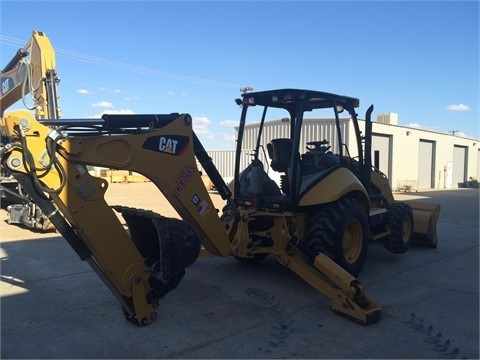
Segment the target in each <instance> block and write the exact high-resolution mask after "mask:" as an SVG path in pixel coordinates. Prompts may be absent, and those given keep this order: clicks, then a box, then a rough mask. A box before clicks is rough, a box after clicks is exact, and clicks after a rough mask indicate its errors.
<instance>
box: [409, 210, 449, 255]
mask: <svg viewBox="0 0 480 360" xmlns="http://www.w3.org/2000/svg"><path fill="white" fill-rule="evenodd" d="M404 202H405V203H406V204H408V205H410V207H411V208H412V211H413V241H414V242H416V243H420V244H425V245H428V246H431V247H434V248H436V247H437V221H438V217H439V215H440V204H434V203H424V202H416V201H404Z"/></svg>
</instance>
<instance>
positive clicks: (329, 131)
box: [207, 119, 480, 191]
mask: <svg viewBox="0 0 480 360" xmlns="http://www.w3.org/2000/svg"><path fill="white" fill-rule="evenodd" d="M304 125H305V127H304V131H303V133H304V136H303V138H302V140H301V143H300V149H301V150H302V149H305V147H306V138H307V137H308V138H309V139H310V140H311V139H313V138H315V139H316V140H323V139H325V138H327V140H329V141H330V145H331V146H332V150H333V151H337V150H338V146H339V144H336V140H335V139H336V130H335V123H334V121H333V120H332V119H305V123H304ZM341 126H342V128H343V131H344V141H345V144H346V146H347V148H348V150H349V152H350V155H351V156H352V157H355V156H357V155H358V153H357V148H356V143H355V136H354V134H355V132H354V128H353V123H352V122H351V121H350V120H349V119H341ZM359 126H360V129H361V131H362V132H363V133H364V129H365V122H364V121H362V120H360V121H359ZM257 131H258V125H257V124H256V125H249V126H247V127H246V128H245V143H244V145H245V146H244V149H245V150H244V152H243V153H242V156H241V159H242V162H241V169H242V168H245V167H246V166H247V165H248V164H249V162H250V160H251V156H250V155H249V154H250V153H251V150H252V149H254V148H255V144H256V135H257ZM372 131H373V140H372V164H375V163H374V161H375V156H377V158H378V159H379V168H380V170H381V171H382V172H384V173H385V174H386V175H387V176H388V178H389V181H390V185H391V187H392V189H393V190H397V191H402V190H403V191H406V190H409V191H416V190H425V189H453V188H458V187H462V186H464V185H463V183H464V182H467V181H468V180H469V178H470V177H473V178H477V179H478V176H479V171H480V170H479V169H478V167H479V164H480V158H479V156H480V151H479V145H480V140H478V139H470V138H462V137H458V136H453V135H450V134H442V133H437V132H433V131H426V130H421V129H417V128H409V127H404V126H397V125H391V124H383V123H378V122H373V123H372ZM288 134H289V123H288V122H282V121H281V120H278V121H272V122H268V123H266V124H265V129H264V134H263V135H264V136H265V139H268V140H271V139H274V138H282V137H288ZM262 145H263V147H264V149H266V143H265V144H262ZM265 151H266V150H265ZM207 152H208V154H209V155H210V157H212V160H213V163H214V164H215V165H216V166H217V168H218V169H219V170H220V174H222V176H223V177H224V178H226V179H228V180H230V179H231V178H232V177H233V171H234V159H235V151H234V150H218V151H207ZM462 154H465V156H463V155H462ZM260 155H261V156H260V159H261V160H262V161H263V163H264V164H268V163H269V159H268V157H266V155H265V154H263V153H262V154H260ZM266 170H268V169H266ZM428 173H429V178H427V176H428ZM269 175H270V176H271V177H272V178H274V179H275V180H276V178H275V177H276V176H277V175H278V174H276V173H275V172H273V171H270V172H269Z"/></svg>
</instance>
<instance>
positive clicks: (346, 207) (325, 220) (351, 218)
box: [307, 198, 370, 277]
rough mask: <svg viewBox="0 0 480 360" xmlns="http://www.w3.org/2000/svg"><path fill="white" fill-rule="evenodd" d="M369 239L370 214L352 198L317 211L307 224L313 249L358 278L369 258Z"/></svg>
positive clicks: (311, 248)
mask: <svg viewBox="0 0 480 360" xmlns="http://www.w3.org/2000/svg"><path fill="white" fill-rule="evenodd" d="M369 238H370V235H369V226H368V217H367V213H366V211H365V209H364V207H363V206H362V205H361V204H360V203H359V202H358V201H357V200H356V199H353V198H343V199H340V200H339V201H337V202H335V203H332V204H329V205H326V206H322V207H319V208H317V210H316V211H315V212H314V213H312V215H311V217H310V220H309V223H308V230H307V245H308V247H309V248H310V250H311V251H312V252H313V253H315V254H318V253H319V252H321V253H324V254H325V255H327V256H328V257H330V258H331V259H332V260H334V261H335V262H336V263H337V264H338V265H340V266H341V267H342V268H344V269H345V270H346V271H348V272H349V273H350V274H351V275H353V276H355V277H356V276H358V274H359V273H360V272H361V271H362V270H363V266H364V264H365V261H366V259H367V253H368V246H369Z"/></svg>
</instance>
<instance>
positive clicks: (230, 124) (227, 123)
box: [220, 120, 238, 127]
mask: <svg viewBox="0 0 480 360" xmlns="http://www.w3.org/2000/svg"><path fill="white" fill-rule="evenodd" d="M220 126H225V127H235V126H238V121H237V120H222V121H220Z"/></svg>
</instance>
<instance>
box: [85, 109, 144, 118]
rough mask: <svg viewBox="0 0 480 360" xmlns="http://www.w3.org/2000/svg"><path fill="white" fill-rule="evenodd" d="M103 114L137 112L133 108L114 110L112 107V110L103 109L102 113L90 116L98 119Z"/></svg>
mask: <svg viewBox="0 0 480 360" xmlns="http://www.w3.org/2000/svg"><path fill="white" fill-rule="evenodd" d="M103 114H111V115H114V114H119V115H129V114H135V113H134V112H133V111H132V110H130V109H121V110H113V109H111V110H105V111H102V112H101V113H98V114H95V115H92V116H89V118H92V119H98V118H101V117H102V115H103Z"/></svg>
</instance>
